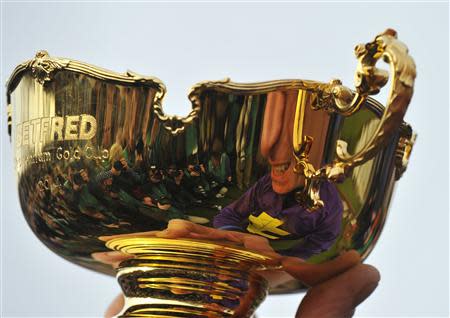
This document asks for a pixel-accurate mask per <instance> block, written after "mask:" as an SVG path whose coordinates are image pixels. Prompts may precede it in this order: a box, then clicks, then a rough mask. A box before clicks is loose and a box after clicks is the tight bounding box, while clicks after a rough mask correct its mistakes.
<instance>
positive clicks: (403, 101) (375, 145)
mask: <svg viewBox="0 0 450 318" xmlns="http://www.w3.org/2000/svg"><path fill="white" fill-rule="evenodd" d="M355 54H356V57H357V59H358V66H357V69H356V74H355V86H356V93H355V94H349V90H348V89H347V88H346V87H344V86H342V85H341V83H340V82H339V81H332V82H331V83H330V84H328V85H327V86H325V87H324V88H325V89H324V92H323V93H322V94H321V95H319V102H320V101H321V100H322V102H323V103H324V104H325V105H320V103H319V104H317V106H316V108H325V109H330V108H332V110H334V111H336V112H338V113H340V114H342V115H344V116H348V115H351V114H353V113H355V112H356V111H357V110H358V109H359V108H360V106H361V105H362V104H363V102H364V101H365V99H366V98H367V96H368V95H374V94H377V93H378V92H379V91H380V88H381V87H383V86H384V85H385V84H386V83H387V81H388V77H389V74H388V72H386V71H384V70H381V69H378V68H377V67H376V66H375V64H376V63H377V62H378V60H379V59H380V58H383V60H384V61H385V62H387V63H389V64H390V70H391V76H392V85H391V88H390V91H389V96H388V100H387V104H386V108H385V111H384V113H383V115H382V117H381V119H380V122H379V124H378V127H377V129H376V130H375V133H374V134H373V135H372V137H371V138H370V140H369V141H368V142H367V144H366V145H365V146H364V147H362V148H361V149H360V150H359V151H358V152H357V153H355V154H352V155H351V154H349V153H348V152H347V144H346V143H345V142H344V141H342V140H339V141H338V142H337V145H336V159H335V161H334V162H333V163H331V164H329V165H326V166H324V167H322V168H320V169H318V170H316V171H314V168H311V165H310V164H309V165H308V160H307V158H308V153H307V152H308V149H309V147H307V146H302V144H303V142H304V141H306V140H305V139H304V138H302V137H301V133H300V134H299V133H298V131H296V129H294V138H293V140H294V149H295V152H294V156H295V157H296V161H297V166H296V167H297V170H300V171H303V174H304V175H305V179H306V181H305V190H304V191H307V194H308V195H303V198H304V200H303V202H304V203H305V204H306V206H308V208H309V209H310V210H315V209H317V208H319V207H321V206H323V202H322V201H321V200H320V197H319V196H318V183H319V182H318V181H319V180H321V179H328V180H331V181H335V182H336V181H341V180H343V179H344V178H345V176H346V175H348V173H349V172H350V171H351V170H352V169H353V168H354V167H356V166H359V165H361V164H363V163H365V162H367V161H368V160H370V159H372V158H373V157H374V156H375V155H376V154H377V153H378V151H379V150H380V149H381V148H383V147H384V146H385V145H386V143H387V142H388V141H389V138H390V137H391V136H392V134H394V133H395V132H396V131H398V129H399V127H400V125H401V124H402V122H403V117H404V115H405V113H406V110H407V108H408V105H409V102H410V100H411V97H412V94H413V86H414V79H415V77H416V67H415V63H414V61H413V59H412V58H411V56H409V55H408V48H407V47H406V46H405V45H404V44H403V43H402V42H400V41H399V40H397V33H396V32H395V31H394V30H392V29H388V30H386V31H385V32H384V33H382V34H380V35H378V36H377V37H376V38H375V40H374V41H372V42H369V43H367V44H360V45H357V46H356V48H355ZM324 96H325V97H324ZM330 99H331V101H330ZM330 102H331V103H330ZM330 106H331V107H330ZM297 113H300V115H299V116H301V107H299V105H297ZM296 117H297V115H296ZM305 137H307V136H305ZM304 193H305V192H304ZM305 194H306V193H305Z"/></svg>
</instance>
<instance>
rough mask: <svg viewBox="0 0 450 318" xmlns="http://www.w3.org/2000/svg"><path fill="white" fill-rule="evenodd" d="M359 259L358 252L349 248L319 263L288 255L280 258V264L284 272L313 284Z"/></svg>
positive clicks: (339, 271)
mask: <svg viewBox="0 0 450 318" xmlns="http://www.w3.org/2000/svg"><path fill="white" fill-rule="evenodd" d="M360 261H361V257H360V256H359V254H358V252H357V251H354V250H351V251H348V252H345V253H344V254H342V255H340V256H338V257H336V258H335V259H333V260H330V261H327V262H324V263H321V264H309V263H306V262H305V261H303V260H302V259H300V258H297V257H288V256H286V257H283V258H282V260H281V264H282V266H283V269H284V270H285V271H286V272H288V273H289V274H291V275H292V276H294V277H295V278H296V279H298V280H299V281H301V282H302V283H304V284H306V285H308V286H315V285H317V284H320V283H321V282H324V281H327V280H329V279H330V278H332V277H334V276H336V275H339V274H341V273H343V272H345V271H346V270H348V269H350V268H351V267H353V266H355V265H357V264H359V263H360Z"/></svg>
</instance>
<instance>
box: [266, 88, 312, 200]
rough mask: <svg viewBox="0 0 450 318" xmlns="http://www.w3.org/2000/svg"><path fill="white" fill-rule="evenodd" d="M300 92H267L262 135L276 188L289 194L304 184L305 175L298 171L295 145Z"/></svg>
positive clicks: (273, 185)
mask: <svg viewBox="0 0 450 318" xmlns="http://www.w3.org/2000/svg"><path fill="white" fill-rule="evenodd" d="M296 101H297V92H280V91H278V92H273V93H269V94H267V106H266V110H265V112H264V122H263V131H262V135H261V154H262V155H263V157H264V158H266V159H267V161H268V163H269V164H270V167H271V178H272V188H273V190H274V191H275V192H276V193H280V194H285V193H289V192H291V191H293V190H294V189H296V188H298V187H299V186H302V185H303V184H304V177H303V176H302V175H300V174H298V173H295V172H294V166H295V158H294V155H293V152H294V147H293V144H292V142H293V141H292V133H293V130H294V118H295V107H296Z"/></svg>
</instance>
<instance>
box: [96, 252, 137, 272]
mask: <svg viewBox="0 0 450 318" xmlns="http://www.w3.org/2000/svg"><path fill="white" fill-rule="evenodd" d="M91 256H92V258H93V259H95V260H96V261H99V262H101V263H103V264H107V265H112V266H113V267H114V268H117V267H118V265H119V264H120V263H121V262H123V261H125V260H127V259H130V258H133V256H132V255H128V254H124V253H121V252H119V251H111V252H95V253H91Z"/></svg>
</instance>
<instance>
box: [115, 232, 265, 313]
mask: <svg viewBox="0 0 450 318" xmlns="http://www.w3.org/2000/svg"><path fill="white" fill-rule="evenodd" d="M107 246H108V247H109V248H112V249H115V250H118V251H121V252H124V253H126V254H131V255H132V256H133V258H130V259H127V260H125V261H123V262H122V263H121V264H120V266H119V268H118V270H117V278H118V281H119V284H120V286H121V288H122V290H123V293H124V295H125V306H124V308H123V310H122V312H121V313H120V314H119V315H118V316H117V317H154V318H167V317H172V318H178V317H190V318H215V317H217V318H219V317H251V316H252V314H253V313H254V312H255V310H256V308H257V307H258V306H259V304H260V303H261V302H262V301H263V300H264V298H265V297H266V295H267V291H268V285H267V281H266V280H265V279H264V278H263V277H262V276H260V275H258V274H257V270H261V269H263V268H264V265H263V264H264V262H266V261H267V260H268V258H267V257H265V256H262V255H258V254H256V253H252V252H249V251H246V250H243V249H239V248H237V247H231V246H224V245H219V244H215V243H210V242H205V241H197V240H179V239H176V240H175V239H162V238H137V237H136V238H118V239H113V240H111V241H109V242H108V243H107Z"/></svg>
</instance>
